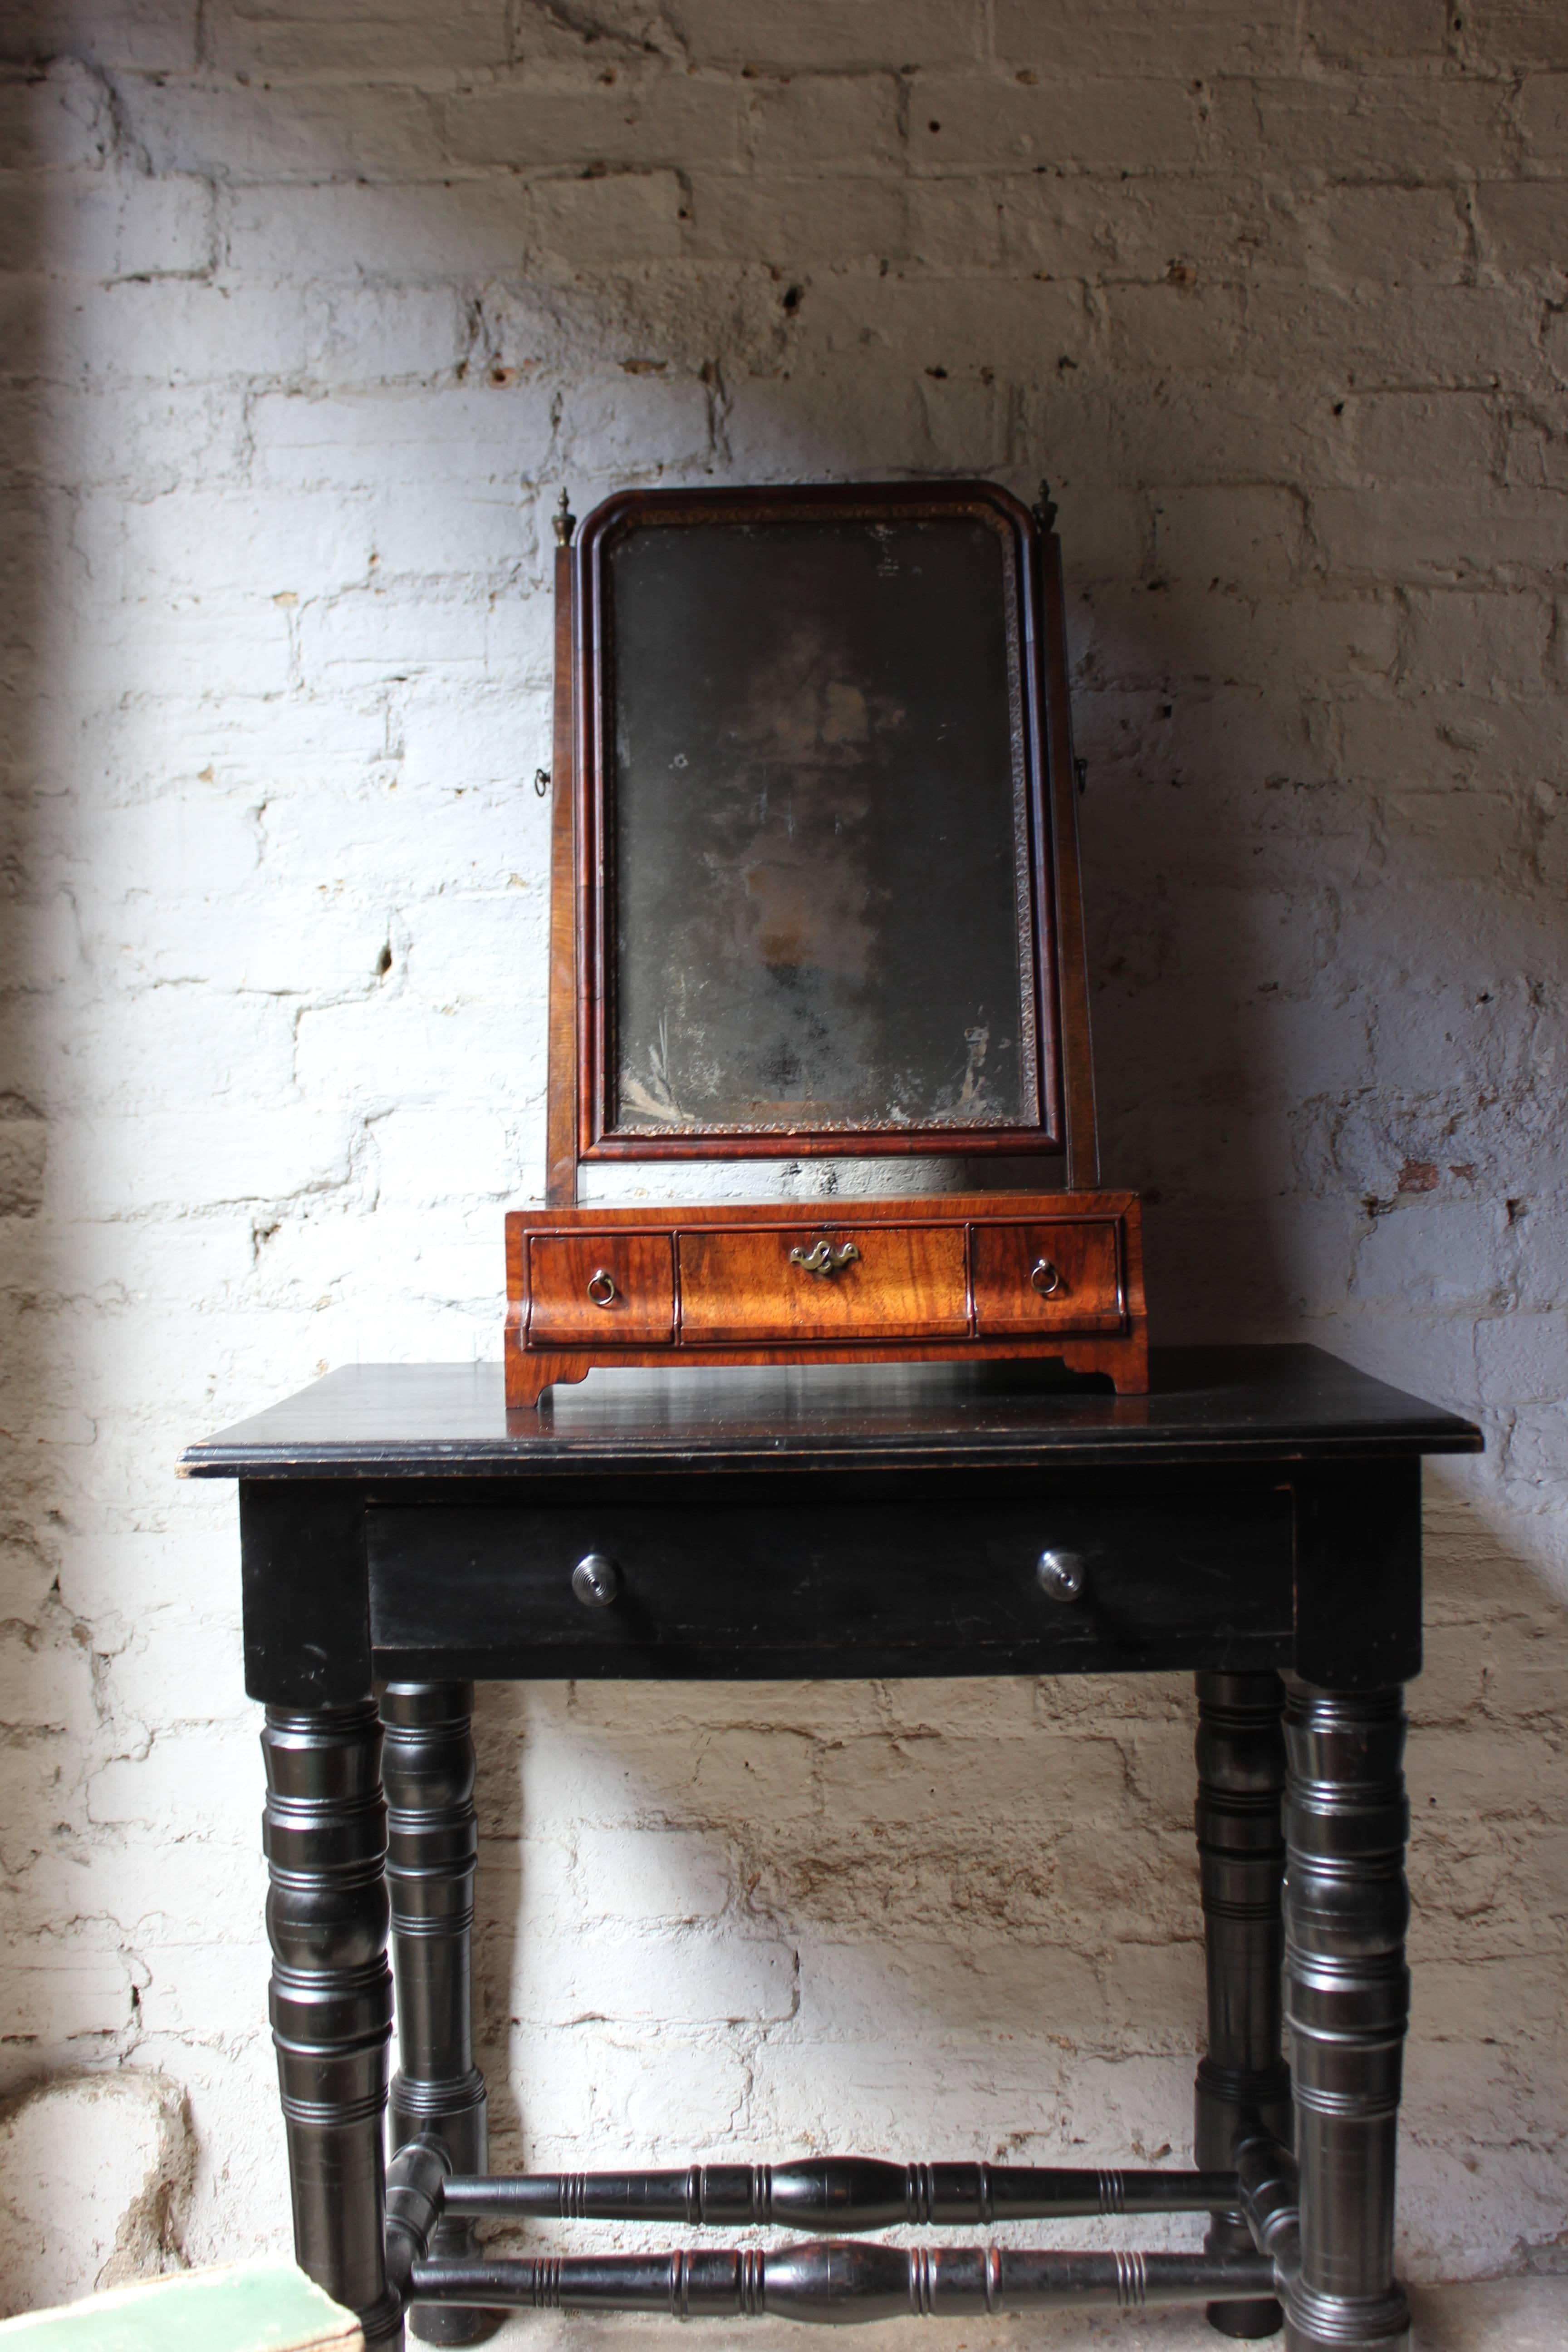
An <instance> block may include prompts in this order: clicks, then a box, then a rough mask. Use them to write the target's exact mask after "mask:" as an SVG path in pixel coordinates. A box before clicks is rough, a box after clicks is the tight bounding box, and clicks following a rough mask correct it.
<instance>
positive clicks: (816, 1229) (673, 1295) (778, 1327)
mask: <svg viewBox="0 0 1568 2352" xmlns="http://www.w3.org/2000/svg"><path fill="white" fill-rule="evenodd" d="M1142 1243H1143V1235H1142V1214H1141V1211H1140V1206H1139V1201H1138V1196H1137V1194H1136V1193H1135V1192H1039V1193H1018V1192H1007V1193H981V1194H961V1193H949V1194H941V1193H937V1194H928V1195H925V1196H922V1197H919V1198H916V1199H912V1200H903V1201H882V1200H878V1201H858V1202H820V1203H811V1202H805V1203H802V1202H772V1203H769V1204H768V1205H766V1206H759V1207H753V1208H736V1207H729V1206H726V1207H723V1208H653V1207H649V1208H644V1207H637V1208H629V1209H600V1208H574V1209H568V1208H556V1209H552V1208H545V1209H516V1210H513V1211H512V1212H511V1213H510V1214H509V1216H508V1218H507V1221H506V1244H507V1298H508V1302H509V1303H508V1312H507V1321H506V1401H507V1404H508V1406H509V1407H510V1408H511V1409H513V1410H521V1409H524V1408H527V1407H529V1406H532V1405H536V1404H537V1403H538V1402H539V1400H540V1398H541V1396H542V1394H543V1392H544V1391H545V1390H546V1389H548V1388H551V1387H553V1386H554V1385H555V1384H557V1383H558V1382H562V1381H580V1380H582V1379H583V1378H584V1376H585V1375H586V1374H587V1373H588V1372H589V1371H591V1370H593V1369H594V1367H595V1365H622V1366H627V1365H634V1364H636V1365H657V1364H673V1363H683V1364H689V1365H690V1364H768V1363H773V1364H806V1363H829V1364H845V1363H893V1362H899V1363H929V1362H970V1361H973V1362H986V1361H998V1360H1027V1359H1031V1358H1039V1357H1054V1358H1056V1359H1058V1360H1060V1361H1061V1362H1062V1363H1064V1364H1065V1365H1067V1367H1068V1370H1072V1371H1076V1372H1100V1373H1105V1374H1108V1375H1109V1377H1110V1380H1111V1381H1112V1382H1113V1383H1114V1385H1115V1387H1116V1389H1117V1391H1118V1392H1119V1393H1121V1394H1122V1395H1133V1396H1136V1395H1142V1394H1143V1393H1145V1392H1146V1391H1147V1389H1148V1386H1149V1335H1148V1323H1147V1318H1146V1315H1145V1310H1144V1303H1143V1246H1142Z"/></svg>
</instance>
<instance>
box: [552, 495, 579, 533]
mask: <svg viewBox="0 0 1568 2352" xmlns="http://www.w3.org/2000/svg"><path fill="white" fill-rule="evenodd" d="M553 520H554V523H555V537H556V540H557V541H558V542H559V544H560V545H561V546H563V547H570V546H571V544H572V534H573V532H574V530H576V528H577V518H576V516H575V515H574V513H573V511H572V501H571V499H569V498H568V497H567V495H566V492H565V491H564V489H563V491H562V493H561V503H560V505H559V506H558V507H557V508H556V509H555V514H554V518H553Z"/></svg>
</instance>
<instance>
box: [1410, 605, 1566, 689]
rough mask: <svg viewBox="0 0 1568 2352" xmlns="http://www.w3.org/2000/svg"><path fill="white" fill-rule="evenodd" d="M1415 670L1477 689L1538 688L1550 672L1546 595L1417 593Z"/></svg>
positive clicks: (1412, 668)
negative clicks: (1548, 668)
mask: <svg viewBox="0 0 1568 2352" xmlns="http://www.w3.org/2000/svg"><path fill="white" fill-rule="evenodd" d="M1406 602H1407V609H1408V611H1409V614H1410V622H1411V644H1410V652H1409V656H1408V664H1407V667H1408V668H1409V671H1410V674H1411V675H1412V676H1413V677H1416V678H1419V679H1421V680H1423V681H1426V680H1430V681H1431V682H1432V683H1433V684H1436V685H1443V686H1454V687H1459V688H1464V689H1465V690H1467V691H1468V692H1472V693H1480V694H1490V693H1495V692H1496V691H1497V689H1498V688H1507V687H1523V688H1539V687H1540V685H1541V683H1542V679H1543V678H1544V677H1545V676H1546V675H1547V664H1548V652H1549V646H1550V643H1551V638H1552V607H1551V605H1550V604H1549V603H1548V602H1547V601H1546V599H1545V598H1544V597H1542V596H1536V595H1531V594H1530V593H1528V592H1520V591H1515V592H1514V593H1512V594H1510V595H1502V594H1498V593H1493V594H1490V595H1485V596H1472V595H1466V594H1465V593H1462V592H1460V591H1458V590H1448V591H1447V592H1444V593H1431V592H1426V591H1416V592H1414V593H1411V594H1410V595H1409V596H1408V598H1407V600H1406Z"/></svg>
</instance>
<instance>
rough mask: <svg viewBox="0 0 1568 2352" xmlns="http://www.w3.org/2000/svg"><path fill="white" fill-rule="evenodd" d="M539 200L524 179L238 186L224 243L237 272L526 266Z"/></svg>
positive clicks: (461, 273) (485, 270) (479, 272)
mask: <svg viewBox="0 0 1568 2352" xmlns="http://www.w3.org/2000/svg"><path fill="white" fill-rule="evenodd" d="M532 205H533V191H532V188H531V185H530V184H529V183H528V182H526V181H524V180H515V179H512V178H510V176H508V177H506V178H504V179H486V180H458V181H456V182H453V183H451V184H447V185H440V184H436V185H431V184H419V185H416V186H413V187H405V186H398V185H396V184H394V185H391V186H387V187H374V186H369V187H364V186H359V185H351V184H343V183H342V182H334V183H332V184H330V185H327V186H317V187H287V186H285V187H279V186H276V185H272V186H268V187H263V188H244V187H241V188H235V189H233V190H232V191H230V192H227V193H226V200H225V212H224V220H225V245H226V259H227V263H228V267H229V268H231V269H232V270H234V271H235V272H236V273H237V274H240V273H243V274H247V275H248V274H250V273H262V274H265V275H267V276H289V275H296V274H297V275H299V276H300V277H303V278H314V277H333V278H350V279H352V280H353V282H354V283H355V284H356V285H357V284H360V283H362V282H363V280H364V279H365V278H371V279H374V278H377V277H383V276H384V277H388V278H431V277H435V278H439V277H440V276H442V275H443V274H444V273H450V274H452V275H453V276H455V277H458V278H466V277H475V276H477V277H484V276H488V275H489V274H491V273H492V272H497V271H501V272H505V271H515V270H517V269H518V268H521V261H522V254H523V248H524V246H525V244H526V242H527V236H528V230H529V224H530V221H531V212H532Z"/></svg>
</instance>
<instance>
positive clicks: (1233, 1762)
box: [1194, 1674, 1290, 2337]
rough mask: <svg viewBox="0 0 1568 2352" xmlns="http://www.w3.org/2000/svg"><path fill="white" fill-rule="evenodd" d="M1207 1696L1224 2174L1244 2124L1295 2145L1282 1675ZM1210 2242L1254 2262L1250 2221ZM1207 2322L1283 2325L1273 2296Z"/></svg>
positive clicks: (1218, 2125)
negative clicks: (1284, 1887) (1284, 2035)
mask: <svg viewBox="0 0 1568 2352" xmlns="http://www.w3.org/2000/svg"><path fill="white" fill-rule="evenodd" d="M1197 1686H1198V1739H1197V1762H1198V1801H1197V1818H1196V1827H1197V1841H1198V1862H1199V1868H1200V1873H1201V1879H1202V1886H1203V1904H1204V1936H1205V1952H1206V1958H1207V1964H1208V2054H1207V2056H1206V2057H1205V2058H1203V2059H1202V2060H1200V2061H1199V2064H1198V2075H1197V2086H1196V2108H1197V2116H1196V2129H1195V2133H1194V2161H1195V2162H1196V2164H1197V2165H1198V2167H1199V2168H1200V2170H1203V2171H1214V2172H1225V2171H1228V2170H1229V2169H1230V2168H1231V2166H1232V2164H1233V2162H1234V2160H1235V2159H1234V2155H1233V2149H1234V2147H1235V2142H1236V2134H1237V2125H1238V2124H1239V2123H1240V2122H1241V2120H1242V2118H1243V2117H1244V2116H1249V2117H1253V2118H1260V2119H1261V2120H1262V2122H1263V2124H1264V2125H1265V2126H1266V2127H1267V2128H1268V2130H1269V2131H1271V2132H1272V2133H1273V2134H1274V2136H1275V2137H1276V2138H1278V2139H1280V2140H1283V2141H1285V2142H1286V2143H1289V2137H1290V2076H1289V2070H1288V2068H1287V2066H1286V2064H1285V2060H1284V2055H1283V2052H1282V2047H1281V2022H1280V1999H1279V1990H1280V1989H1279V1968H1280V1960H1281V1958H1282V1954H1283V1948H1284V1927H1283V1923H1282V1919H1281V1915H1280V1887H1281V1882H1282V1880H1283V1877H1284V1872H1285V1836H1284V1831H1283V1828H1282V1827H1281V1823H1280V1814H1279V1801H1280V1796H1281V1793H1282V1791H1283V1789H1284V1785H1285V1742H1284V1738H1283V1735H1282V1733H1281V1730H1280V1722H1279V1717H1280V1710H1281V1708H1282V1707H1283V1706H1284V1704H1285V1691H1284V1686H1283V1685H1282V1684H1281V1682H1280V1680H1279V1675H1275V1674H1253V1675H1224V1674H1201V1675H1199V1676H1198V1677H1197ZM1254 2127H1256V2126H1254ZM1251 2244H1252V2239H1251V2235H1250V2233H1249V2231H1248V2230H1247V2224H1246V2222H1245V2221H1243V2219H1242V2217H1241V2215H1240V2213H1239V2212H1228V2213H1216V2214H1215V2216H1214V2220H1213V2222H1212V2224H1211V2227H1210V2229H1209V2232H1208V2235H1207V2237H1206V2238H1205V2247H1206V2248H1207V2250H1208V2252H1210V2253H1211V2254H1232V2253H1245V2252H1248V2251H1249V2250H1250V2248H1251ZM1208 2316H1209V2324H1210V2326H1213V2327H1215V2328H1217V2329H1218V2330H1219V2332H1220V2334H1221V2335H1222V2336H1249V2337H1250V2336H1272V2335H1274V2334H1275V2333H1276V2332H1277V2330H1278V2329H1279V2324H1280V2317H1281V2315H1280V2309H1279V2305H1278V2303H1276V2302H1274V2301H1273V2299H1272V2298H1268V2299H1260V2300H1258V2302H1256V2303H1215V2304H1211V2305H1209V2311H1208Z"/></svg>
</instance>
